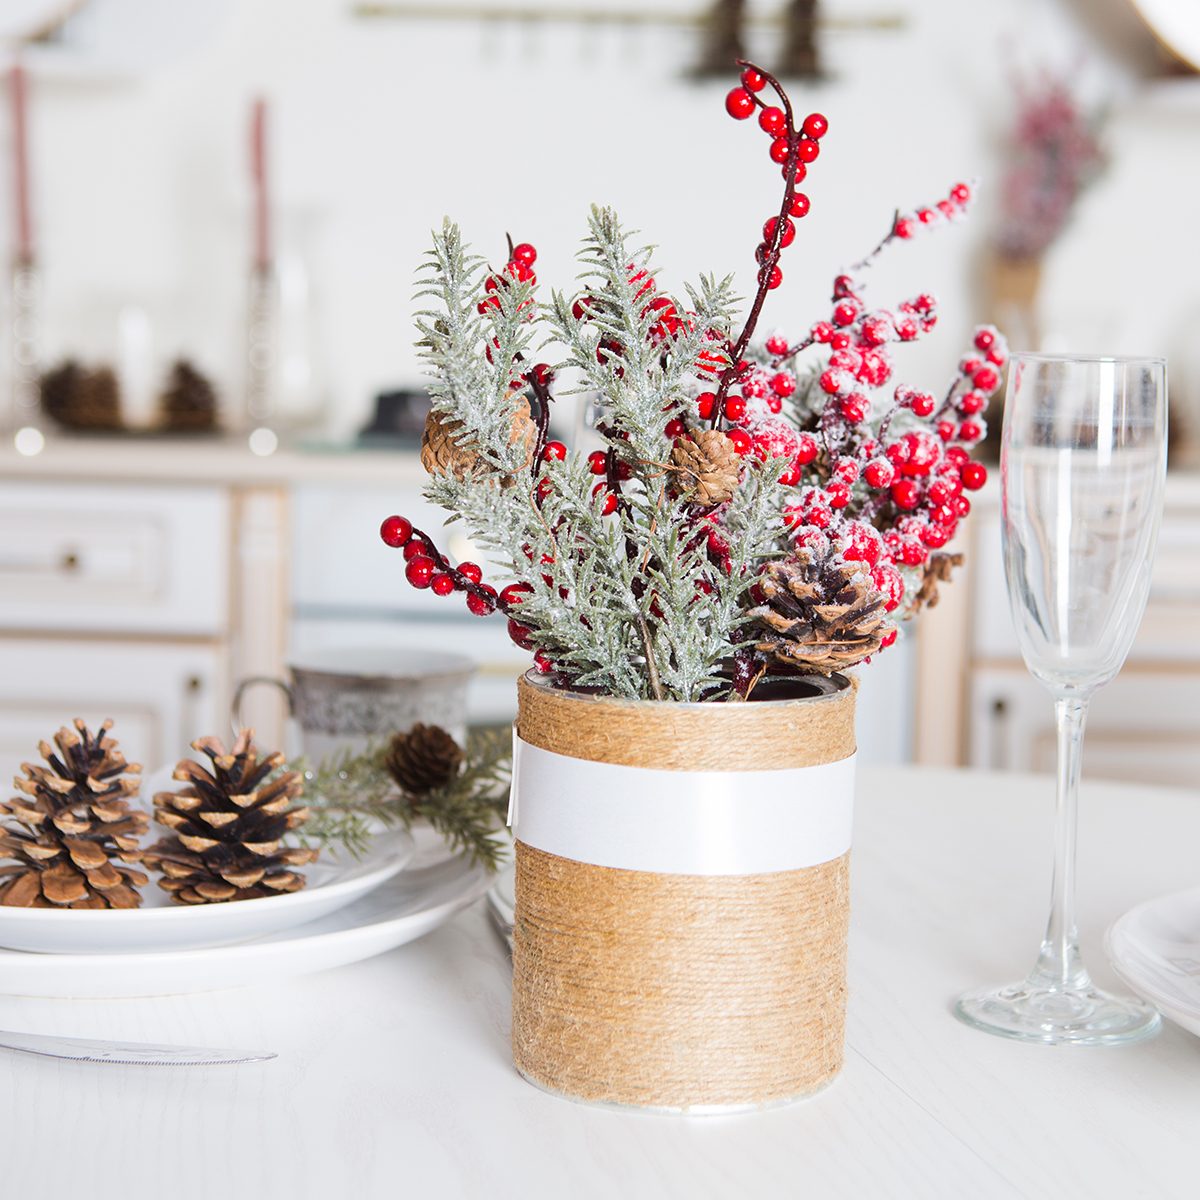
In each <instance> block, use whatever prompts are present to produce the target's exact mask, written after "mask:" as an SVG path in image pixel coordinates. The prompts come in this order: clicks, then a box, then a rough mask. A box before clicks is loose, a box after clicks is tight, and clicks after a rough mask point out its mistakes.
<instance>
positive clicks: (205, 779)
mask: <svg viewBox="0 0 1200 1200" xmlns="http://www.w3.org/2000/svg"><path fill="white" fill-rule="evenodd" d="M253 738H254V730H252V729H243V730H242V731H241V732H240V733H239V734H238V737H237V741H236V742H234V744H233V747H232V749H231V750H229V752H228V753H226V750H225V747H224V746H223V745H222V744H221V743H220V742H219V741H218V740H217V739H216V738H212V737H207V738H200V739H199V740H198V741H195V742H193V743H192V749H193V750H199V751H201V752H202V753H203V754H205V755H206V756H207V757H208V759H209V760H210V762H211V764H212V769H211V770H206V769H205V768H204V767H202V766H201V765H200V764H199V763H198V762H193V761H192V760H191V759H190V758H185V759H183V760H182V761H181V762H180V763H179V764H178V765H177V766H176V767H175V771H174V774H173V776H172V777H173V778H174V779H179V780H182V781H184V782H185V783H186V784H187V786H186V787H184V788H181V789H180V790H179V791H178V792H159V793H158V794H157V795H156V796H155V797H154V819H155V820H156V821H157V822H158V823H159V824H160V825H165V826H166V827H167V828H168V829H169V830H170V831H171V833H170V835H169V836H168V837H165V838H162V839H161V840H160V841H158V842H156V843H155V844H154V845H153V846H151V847H150V849H149V850H147V851H146V862H147V864H148V865H149V866H151V867H153V868H154V869H155V870H159V871H162V873H163V878H162V879H160V880H159V881H158V886H159V887H160V888H162V889H163V891H164V892H170V893H171V899H172V900H175V901H176V902H177V903H180V904H209V903H219V902H222V901H226V900H252V899H255V898H257V897H260V896H274V895H278V894H279V893H281V892H295V891H299V890H300V888H302V887H303V886H304V876H303V875H302V874H300V872H299V871H294V870H292V868H293V867H299V866H303V865H304V864H305V863H310V862H312V861H313V860H314V859H315V858H316V857H317V851H316V850H306V849H304V848H302V847H298V846H285V845H283V838H284V836H285V835H286V834H287V833H289V832H290V831H291V830H293V829H298V828H299V827H300V826H301V825H303V824H304V822H305V821H306V820H308V809H306V808H293V807H292V801H293V800H294V799H295V798H296V797H297V796H299V795H300V793H301V792H302V791H303V790H304V787H303V784H302V783H301V780H300V776H299V775H298V774H297V773H296V772H295V771H283V772H280V771H279V768H280V767H281V766H282V765H283V761H284V759H283V755H282V754H270V755H268V756H266V757H265V758H259V754H258V750H257V749H256V748H255V746H254V745H253Z"/></svg>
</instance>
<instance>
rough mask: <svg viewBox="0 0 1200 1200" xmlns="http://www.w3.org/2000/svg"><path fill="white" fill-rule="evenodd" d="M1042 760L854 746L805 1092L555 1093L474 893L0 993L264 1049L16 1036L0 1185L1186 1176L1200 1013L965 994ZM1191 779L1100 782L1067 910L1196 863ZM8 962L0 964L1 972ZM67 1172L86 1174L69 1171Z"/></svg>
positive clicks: (41, 1188)
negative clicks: (838, 931)
mask: <svg viewBox="0 0 1200 1200" xmlns="http://www.w3.org/2000/svg"><path fill="white" fill-rule="evenodd" d="M1051 820H1052V785H1051V783H1050V781H1049V780H1048V779H1040V778H1037V779H1035V778H1031V777H1022V776H1000V775H991V774H986V773H979V772H956V771H932V770H925V769H892V770H880V769H876V770H870V771H864V772H862V773H861V781H860V789H859V804H858V813H857V818H856V842H855V849H854V883H853V907H854V916H853V930H852V934H851V952H850V986H851V995H850V1010H849V1024H848V1047H847V1056H846V1067H845V1070H844V1072H843V1073H842V1075H841V1077H840V1078H839V1079H838V1080H837V1082H836V1083H835V1084H834V1085H833V1086H832V1087H831V1088H830V1089H829V1090H828V1091H826V1092H825V1093H823V1094H821V1095H820V1096H818V1097H816V1098H815V1099H812V1100H810V1101H808V1102H805V1103H802V1104H797V1105H792V1106H790V1107H787V1108H783V1109H777V1110H773V1111H769V1112H764V1113H761V1114H757V1115H751V1116H738V1117H716V1118H711V1117H710V1118H674V1117H665V1116H655V1115H639V1114H631V1113H618V1112H610V1111H604V1110H597V1109H592V1108H587V1107H584V1106H581V1105H577V1104H572V1103H569V1102H565V1101H562V1100H557V1099H554V1098H552V1097H550V1096H546V1095H543V1094H542V1093H541V1092H539V1091H537V1090H535V1089H534V1088H532V1087H530V1086H529V1085H528V1084H526V1083H525V1082H523V1081H522V1080H521V1079H520V1078H519V1077H518V1076H517V1075H516V1073H515V1072H514V1070H513V1069H512V1066H511V1065H510V1062H509V1057H508V1025H509V995H508V989H509V963H508V958H507V954H506V952H505V950H504V949H503V948H502V946H501V943H500V941H499V939H498V937H497V935H496V934H495V932H494V931H493V929H492V928H491V926H490V924H489V921H488V917H487V914H486V912H485V910H484V908H483V906H482V904H481V905H477V906H476V907H474V908H472V909H470V910H469V911H467V912H465V913H463V914H461V915H460V916H459V917H457V918H456V919H455V920H454V921H452V922H451V923H450V924H449V925H447V926H445V927H444V928H442V929H440V930H438V931H437V932H435V933H433V934H431V935H430V936H428V937H426V938H425V939H424V940H422V941H420V942H417V943H414V944H412V945H408V946H404V947H401V948H400V949H398V950H396V951H394V952H392V953H390V954H387V955H384V956H382V957H380V958H376V959H374V960H372V961H369V962H365V963H361V964H358V965H357V966H353V967H348V968H342V969H338V970H335V971H330V972H326V973H324V974H319V975H313V976H310V977H307V978H302V979H296V980H290V981H282V982H280V983H278V984H272V985H265V986H260V987H255V988H248V989H244V990H239V991H224V992H213V993H208V994H200V995H191V996H176V997H166V998H158V999H147V1000H114V1001H94V1000H92V1001H61V1000H38V999H28V998H14V997H0V1028H7V1029H22V1030H27V1031H33V1032H46V1033H59V1034H63V1035H76V1036H82V1037H114V1038H124V1039H140V1040H144V1041H161V1042H171V1041H174V1042H182V1043H191V1044H209V1045H220V1046H247V1047H261V1048H272V1049H275V1050H277V1051H278V1052H279V1058H278V1059H277V1060H276V1061H274V1062H270V1063H266V1064H259V1065H252V1066H244V1067H224V1068H221V1067H216V1068H163V1067H158V1068H154V1067H141V1068H132V1067H116V1066H98V1065H88V1064H73V1063H65V1062H56V1061H53V1060H50V1059H42V1058H34V1057H28V1056H22V1055H15V1054H7V1055H5V1056H4V1057H3V1059H2V1060H0V1062H2V1064H3V1079H4V1087H3V1098H2V1100H0V1104H2V1106H3V1119H2V1120H0V1180H2V1181H3V1183H2V1185H0V1195H2V1196H3V1197H4V1200H18V1198H23V1197H37V1198H41V1197H49V1196H65V1195H78V1196H80V1197H87V1200H108V1198H109V1197H112V1198H114V1200H116V1198H117V1197H120V1198H121V1200H125V1198H126V1197H136V1196H140V1195H146V1196H154V1197H156V1198H159V1200H173V1198H183V1200H187V1198H190V1197H205V1198H210V1200H211V1198H214V1197H216V1198H219V1197H224V1196H228V1197H234V1196H237V1197H242V1196H245V1197H254V1198H255V1200H270V1198H272V1197H276V1196H278V1197H288V1198H289V1200H290V1198H295V1197H301V1198H303V1197H309V1196H313V1197H318V1196H319V1197H329V1198H330V1200H340V1198H342V1197H346V1198H350V1200H373V1198H374V1197H380V1198H383V1197H386V1198H388V1200H407V1198H408V1197H424V1196H430V1197H438V1198H452V1197H471V1198H474V1197H510V1196H511V1197H522V1198H524V1200H540V1198H541V1197H554V1198H555V1200H560V1198H563V1197H571V1198H575V1197H620V1198H621V1200H631V1198H635V1197H637V1198H640V1197H654V1198H656V1200H659V1198H661V1200H675V1198H678V1200H685V1198H686V1200H693V1198H695V1197H721V1198H722V1200H741V1198H743V1197H750V1198H754V1200H759V1198H763V1197H776V1196H778V1197H795V1196H812V1197H821V1198H824V1197H853V1198H855V1200H859V1198H870V1200H876V1198H890V1197H914V1198H921V1200H932V1198H937V1197H947V1198H949V1197H953V1198H955V1200H962V1198H969V1200H986V1198H989V1197H1043V1196H1044V1197H1056V1198H1058V1197H1061V1198H1070V1197H1076V1196H1079V1197H1083V1196H1091V1197H1117V1196H1119V1197H1153V1198H1155V1200H1169V1198H1173V1197H1189V1198H1191V1197H1195V1196H1196V1195H1197V1194H1198V1192H1200V1182H1198V1175H1197V1169H1196V1168H1197V1162H1196V1155H1195V1151H1194V1150H1193V1149H1191V1147H1193V1146H1194V1142H1193V1141H1192V1139H1193V1138H1194V1137H1195V1131H1196V1129H1197V1128H1200V1087H1198V1086H1197V1084H1198V1082H1200V1040H1197V1039H1196V1038H1194V1037H1192V1036H1191V1035H1190V1034H1188V1033H1185V1032H1184V1031H1183V1030H1181V1029H1179V1028H1177V1027H1176V1026H1174V1025H1172V1024H1170V1023H1166V1024H1165V1028H1164V1031H1163V1033H1162V1034H1161V1035H1160V1036H1159V1037H1157V1038H1155V1039H1154V1040H1152V1041H1149V1042H1144V1043H1141V1044H1137V1045H1133V1046H1124V1047H1119V1048H1098V1047H1070V1048H1066V1047H1063V1048H1058V1047H1055V1048H1048V1047H1041V1046H1027V1045H1022V1044H1018V1043H1013V1042H1008V1041H1004V1040H1002V1039H999V1038H994V1037H990V1036H988V1035H985V1034H981V1033H977V1032H975V1031H973V1030H970V1029H968V1028H966V1027H965V1026H962V1025H960V1024H959V1023H958V1022H957V1021H955V1020H954V1019H953V1018H952V1016H951V1015H950V1005H951V1003H952V1001H953V998H954V996H955V995H956V993H957V992H958V991H960V990H961V989H963V988H966V987H970V986H974V985H977V984H982V983H992V982H999V981H1003V980H1008V979H1010V978H1016V977H1017V976H1019V975H1021V974H1023V973H1024V971H1025V970H1026V969H1027V968H1028V967H1029V966H1030V965H1031V963H1032V959H1033V956H1034V953H1035V951H1036V949H1037V946H1038V943H1039V940H1040V938H1041V934H1042V927H1043V925H1044V921H1045V916H1046V903H1047V899H1048V894H1049V868H1050V862H1049V859H1050V846H1051ZM1198 845H1200V793H1186V792H1169V791H1164V790H1155V789H1151V788H1133V787H1129V786H1117V785H1101V784H1095V785H1090V786H1089V785H1087V784H1085V785H1084V791H1083V797H1082V817H1081V833H1080V869H1079V890H1080V920H1081V927H1082V931H1083V942H1084V950H1085V955H1086V957H1087V960H1088V962H1089V964H1090V966H1091V969H1092V972H1093V974H1094V975H1095V976H1096V978H1097V981H1098V982H1099V983H1101V984H1102V985H1107V986H1117V984H1116V981H1115V979H1114V977H1113V975H1112V973H1111V971H1110V970H1109V969H1108V966H1107V964H1106V962H1105V961H1104V956H1103V952H1102V947H1101V939H1102V936H1103V933H1104V930H1105V928H1106V927H1107V926H1108V925H1109V924H1110V923H1111V922H1112V921H1113V920H1115V919H1116V918H1117V917H1118V916H1120V915H1121V914H1122V913H1123V912H1124V911H1126V910H1127V909H1128V908H1130V907H1131V906H1132V905H1134V904H1135V903H1137V902H1139V901H1141V900H1144V899H1148V898H1150V897H1153V896H1156V895H1160V894H1162V893H1164V892H1169V891H1173V890H1178V889H1182V888H1186V887H1190V886H1193V885H1200V854H1197V846H1198ZM2 986H3V981H2V980H0V988H2ZM68 1189H70V1191H68Z"/></svg>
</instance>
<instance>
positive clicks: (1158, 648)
mask: <svg viewBox="0 0 1200 1200" xmlns="http://www.w3.org/2000/svg"><path fill="white" fill-rule="evenodd" d="M998 490H999V489H998V488H997V487H996V486H995V485H992V486H989V488H988V490H987V491H986V492H984V493H983V494H982V495H981V496H980V497H979V499H978V500H977V502H976V504H975V510H974V512H973V513H972V516H971V519H970V520H969V521H968V522H967V530H968V532H967V533H966V535H965V537H964V539H963V540H964V542H965V544H964V545H962V546H961V547H959V548H961V549H962V550H964V552H965V553H966V555H967V565H966V567H965V569H964V570H963V571H961V572H960V573H959V575H958V577H957V578H956V579H955V581H954V582H953V583H952V584H951V585H950V586H948V587H945V588H943V589H942V600H941V603H940V604H939V605H938V607H937V608H936V609H935V610H933V611H932V612H930V613H928V614H926V617H927V619H926V620H924V622H923V626H922V630H921V634H920V638H919V647H920V650H919V654H918V669H917V681H918V683H917V686H918V700H917V712H918V729H917V738H916V744H917V760H918V761H919V762H925V763H943V764H952V763H965V764H967V765H970V766H977V767H990V768H997V769H1008V770H1022V771H1053V769H1054V763H1055V732H1054V710H1053V702H1052V700H1051V697H1050V695H1049V693H1048V692H1047V691H1046V690H1045V689H1044V688H1043V687H1042V686H1041V685H1040V684H1039V683H1038V682H1037V681H1036V680H1035V679H1034V678H1033V677H1032V676H1031V675H1030V674H1029V673H1028V671H1026V669H1025V665H1024V663H1023V661H1022V659H1021V655H1020V650H1019V649H1018V646H1017V640H1016V634H1015V632H1014V630H1013V624H1012V618H1011V616H1010V613H1009V607H1008V594H1007V591H1006V587H1005V581H1004V562H1003V557H1002V552H1001V540H1000V513H999V507H998V500H999V495H998ZM1083 771H1084V775H1085V777H1091V778H1095V779H1126V780H1137V781H1143V782H1153V783H1162V784H1172V785H1177V786H1189V787H1194V786H1195V784H1196V780H1197V779H1198V778H1200V478H1197V477H1195V476H1187V475H1175V476H1172V477H1170V478H1169V479H1168V483H1167V498H1166V508H1165V513H1164V517H1163V523H1162V529H1161V533H1160V535H1159V544H1158V553H1157V555H1156V556H1155V562H1154V574H1153V579H1152V583H1151V589H1150V599H1149V602H1148V604H1147V607H1146V615H1145V618H1144V620H1143V621H1142V624H1141V627H1140V628H1139V630H1138V634H1137V637H1136V638H1135V640H1134V643H1133V648H1132V649H1131V650H1130V653H1129V658H1128V660H1127V662H1126V664H1125V667H1124V669H1123V670H1122V672H1121V673H1120V675H1118V676H1117V678H1116V679H1115V680H1114V681H1113V682H1112V683H1110V684H1109V685H1108V686H1107V687H1104V688H1101V689H1100V690H1099V691H1098V692H1097V693H1096V695H1095V697H1094V699H1093V701H1092V709H1091V713H1090V715H1089V718H1088V729H1087V740H1086V742H1085V750H1084V766H1083Z"/></svg>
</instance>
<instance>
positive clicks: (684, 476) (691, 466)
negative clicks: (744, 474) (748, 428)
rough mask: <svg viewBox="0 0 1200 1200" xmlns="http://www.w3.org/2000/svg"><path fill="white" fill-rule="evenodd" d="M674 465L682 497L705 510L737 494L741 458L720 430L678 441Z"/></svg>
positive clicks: (672, 456) (674, 450) (706, 431)
mask: <svg viewBox="0 0 1200 1200" xmlns="http://www.w3.org/2000/svg"><path fill="white" fill-rule="evenodd" d="M671 466H672V468H673V469H674V471H675V472H676V474H677V477H678V479H679V490H680V491H681V492H682V493H683V495H685V496H686V497H687V498H688V499H689V500H691V501H693V502H694V503H696V504H701V505H703V506H704V507H705V508H710V507H711V506H712V505H714V504H723V503H724V502H725V501H726V500H729V499H731V498H732V496H733V493H734V492H735V491H737V485H738V478H739V475H740V473H741V459H740V458H739V456H738V454H737V451H736V450H734V448H733V442H731V441H730V440H729V438H728V437H726V436H725V434H723V433H722V432H721V431H720V430H718V429H701V430H699V431H698V432H697V433H694V434H692V437H691V439H684V440H681V441H678V442H676V443H675V446H674V448H673V449H672V450H671Z"/></svg>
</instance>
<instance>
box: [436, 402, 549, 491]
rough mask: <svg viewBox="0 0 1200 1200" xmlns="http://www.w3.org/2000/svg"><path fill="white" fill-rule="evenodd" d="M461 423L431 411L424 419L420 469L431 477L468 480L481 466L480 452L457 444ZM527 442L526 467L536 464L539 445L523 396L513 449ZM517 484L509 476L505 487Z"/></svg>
mask: <svg viewBox="0 0 1200 1200" xmlns="http://www.w3.org/2000/svg"><path fill="white" fill-rule="evenodd" d="M461 429H462V422H461V421H456V420H454V418H453V417H447V416H446V414H445V413H440V412H436V411H435V410H433V409H431V410H430V411H429V415H428V416H427V417H426V418H425V431H424V432H423V433H422V434H421V466H423V467H424V468H425V470H426V471H428V472H429V474H430V475H453V476H454V478H455V479H466V478H467V476H469V475H470V474H471V473H472V472H473V471H474V470H475V468H476V466H477V465H478V464H479V462H480V458H479V452H478V451H477V450H475V449H474V448H473V447H471V446H467V445H463V444H462V443H461V442H458V441H456V440H455V439H456V438H457V437H458V434H459V431H460V430H461ZM522 442H524V445H525V466H526V467H528V466H529V465H530V463H532V462H533V451H534V448H535V447H536V445H537V425H536V424H535V423H534V420H533V417H532V416H531V415H530V412H529V401H528V400H527V399H525V397H524V396H521V397H519V398H518V399H517V403H516V407H515V409H514V410H513V418H512V434H511V435H510V437H509V439H508V444H509V445H510V446H516V445H519V444H520V443H522ZM513 482H514V480H513V478H512V476H509V475H506V476H505V477H504V478H503V479H502V480H501V481H500V483H501V485H502V486H503V487H511V486H512V484H513Z"/></svg>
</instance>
